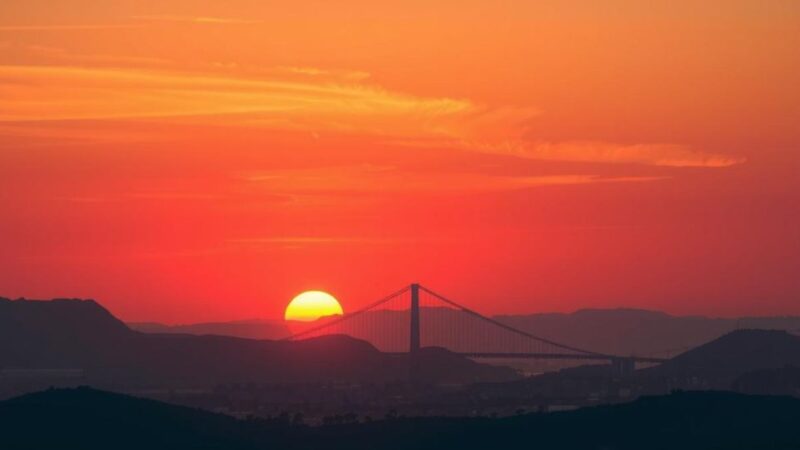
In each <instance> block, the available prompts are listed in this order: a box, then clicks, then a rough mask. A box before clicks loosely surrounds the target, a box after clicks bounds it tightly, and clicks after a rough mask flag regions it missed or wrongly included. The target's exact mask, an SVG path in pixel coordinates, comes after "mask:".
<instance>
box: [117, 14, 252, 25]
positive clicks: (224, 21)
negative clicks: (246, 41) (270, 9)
mask: <svg viewBox="0 0 800 450" xmlns="http://www.w3.org/2000/svg"><path fill="white" fill-rule="evenodd" d="M133 19H135V20H143V21H148V22H177V23H194V24H211V25H237V24H244V25H247V24H258V23H262V21H260V20H252V19H241V18H234V17H214V16H177V15H157V16H134V17H133Z"/></svg>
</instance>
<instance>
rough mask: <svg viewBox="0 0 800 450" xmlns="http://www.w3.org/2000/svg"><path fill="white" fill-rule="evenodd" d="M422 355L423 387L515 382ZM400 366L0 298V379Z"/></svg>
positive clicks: (435, 353) (168, 380) (462, 362)
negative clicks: (138, 326)
mask: <svg viewBox="0 0 800 450" xmlns="http://www.w3.org/2000/svg"><path fill="white" fill-rule="evenodd" d="M442 352H443V353H442ZM425 355H427V356H426V357H427V358H428V364H426V365H425V366H423V367H422V368H421V369H420V371H419V373H418V375H419V376H420V377H421V379H427V378H426V377H429V376H430V377H434V378H432V379H430V380H429V381H434V382H456V383H458V382H471V381H477V380H481V379H498V380H501V379H513V378H515V377H517V375H516V374H515V372H514V371H512V370H511V369H508V368H504V367H495V366H488V365H482V364H478V363H475V362H473V361H471V360H468V359H466V358H462V357H460V356H457V355H453V354H451V353H449V352H446V351H444V350H437V349H426V350H425ZM407 358H408V357H407V356H403V355H388V354H385V353H381V352H379V351H378V350H377V349H376V348H375V347H373V346H372V345H370V344H369V343H367V342H365V341H362V340H357V339H354V338H351V337H348V336H325V337H320V338H314V339H307V340H301V341H270V340H254V339H244V338H234V337H228V336H215V335H204V336H194V335H188V334H147V333H141V332H137V331H134V330H131V329H130V328H128V327H127V326H126V325H125V324H124V323H122V322H121V321H120V320H119V319H117V318H115V317H114V316H113V315H111V313H109V312H108V311H107V310H106V309H105V308H103V307H102V306H101V305H100V304H98V303H97V302H94V301H92V300H76V299H70V300H54V301H38V300H8V299H1V300H0V371H1V370H9V369H14V370H17V369H26V370H45V369H47V370H50V369H81V370H83V371H85V373H86V377H87V381H88V382H91V383H93V384H96V385H99V386H110V387H113V386H128V387H130V386H136V385H140V386H148V385H149V386H152V385H156V386H172V385H174V386H182V387H187V386H213V385H215V384H218V383H235V382H239V383H241V382H297V381H336V380H349V381H382V380H406V379H408V377H409V372H408V367H409V364H408V359H407ZM456 360H457V361H456ZM453 368H455V369H453ZM0 376H2V373H0Z"/></svg>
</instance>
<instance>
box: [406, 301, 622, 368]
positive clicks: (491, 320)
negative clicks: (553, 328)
mask: <svg viewBox="0 0 800 450" xmlns="http://www.w3.org/2000/svg"><path fill="white" fill-rule="evenodd" d="M420 289H422V290H424V291H425V292H427V293H428V294H430V295H432V296H434V297H436V298H438V299H439V300H441V301H443V302H444V303H447V304H448V305H450V306H453V307H455V308H457V309H459V310H461V311H462V312H464V313H467V314H469V315H471V316H474V317H477V318H478V319H481V320H483V321H486V322H489V323H491V324H492V325H495V326H498V327H500V328H503V329H505V330H507V331H510V332H512V333H516V334H518V335H520V336H524V337H526V338H528V339H533V340H536V341H539V342H543V343H545V344H549V345H552V346H554V347H558V348H561V349H564V350H569V351H573V352H577V353H582V354H584V355H592V356H608V355H604V354H602V353H597V352H593V351H589V350H583V349H580V348H576V347H571V346H569V345H565V344H559V343H558V342H554V341H551V340H549V339H545V338H542V337H539V336H534V335H532V334H530V333H527V332H525V331H522V330H519V329H516V328H514V327H512V326H509V325H506V324H504V323H502V322H500V321H497V320H495V319H492V318H489V317H486V316H484V315H483V314H481V313H479V312H477V311H474V310H471V309H469V308H466V307H464V306H461V305H459V304H458V303H456V302H454V301H452V300H449V299H447V298H446V297H444V296H442V295H441V294H437V293H436V292H433V291H432V290H430V289H428V288H426V287H425V286H420Z"/></svg>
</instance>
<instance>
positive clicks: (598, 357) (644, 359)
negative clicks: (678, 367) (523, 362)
mask: <svg viewBox="0 0 800 450" xmlns="http://www.w3.org/2000/svg"><path fill="white" fill-rule="evenodd" d="M453 353H455V354H457V355H461V356H466V357H467V358H483V359H572V360H581V361H586V360H592V361H618V360H627V361H632V362H634V363H649V364H659V363H663V362H664V361H667V359H665V358H652V357H649V356H619V355H602V354H574V353H503V352H453ZM389 354H392V355H408V354H409V352H389Z"/></svg>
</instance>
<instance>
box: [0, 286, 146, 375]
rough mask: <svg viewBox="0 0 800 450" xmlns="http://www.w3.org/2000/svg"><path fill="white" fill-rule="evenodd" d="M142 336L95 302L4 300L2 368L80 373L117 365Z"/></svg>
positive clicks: (0, 348)
mask: <svg viewBox="0 0 800 450" xmlns="http://www.w3.org/2000/svg"><path fill="white" fill-rule="evenodd" d="M136 337H137V333H134V332H132V331H131V330H130V329H128V327H127V326H125V324H123V323H122V322H121V321H119V320H117V319H116V318H115V317H114V316H112V315H111V313H109V312H108V311H107V310H106V309H104V308H103V307H102V306H100V305H99V304H98V303H97V302H95V301H93V300H78V299H55V300H50V301H38V300H16V301H12V300H8V299H4V298H0V368H3V367H25V368H70V369H71V368H79V367H86V366H91V365H93V364H94V363H95V362H96V361H100V360H102V361H106V364H108V365H116V364H117V363H118V358H119V352H118V349H119V347H120V346H122V347H124V346H126V345H127V344H128V343H129V342H130V341H131V340H132V339H135V338H136Z"/></svg>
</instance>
